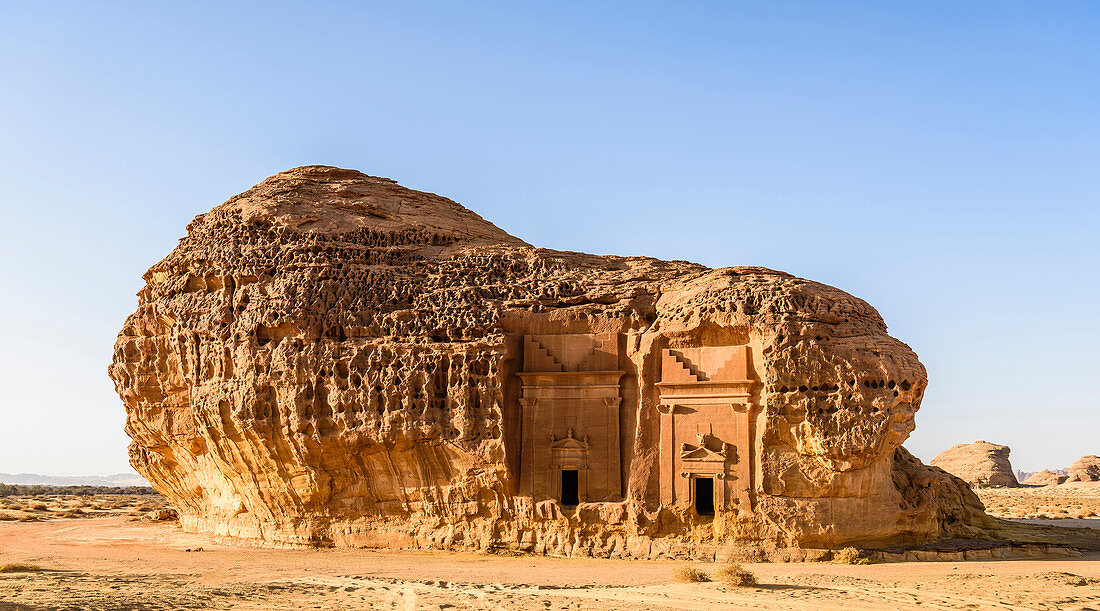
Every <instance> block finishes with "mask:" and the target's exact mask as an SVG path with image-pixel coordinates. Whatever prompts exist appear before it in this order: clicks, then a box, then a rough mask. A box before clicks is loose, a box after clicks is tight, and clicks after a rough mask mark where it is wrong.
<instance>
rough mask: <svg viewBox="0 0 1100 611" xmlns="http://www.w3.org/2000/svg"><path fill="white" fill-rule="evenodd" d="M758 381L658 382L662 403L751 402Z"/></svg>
mask: <svg viewBox="0 0 1100 611" xmlns="http://www.w3.org/2000/svg"><path fill="white" fill-rule="evenodd" d="M757 384H758V382H756V381H755V380H729V381H713V382H709V381H708V382H658V383H657V388H658V390H659V392H660V393H661V403H662V404H665V403H684V404H690V403H735V404H736V403H742V404H744V403H749V401H750V399H751V398H752V394H753V390H754V389H755V387H756V385H757Z"/></svg>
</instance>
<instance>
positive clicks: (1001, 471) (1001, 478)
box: [929, 441, 1019, 488]
mask: <svg viewBox="0 0 1100 611" xmlns="http://www.w3.org/2000/svg"><path fill="white" fill-rule="evenodd" d="M1010 452H1011V450H1010V449H1009V447H1008V446H1002V445H997V444H995V443H989V442H988V441H975V442H974V443H960V444H958V445H954V446H951V447H950V448H948V449H946V450H944V451H943V452H940V454H939V455H938V456H936V457H935V458H933V459H932V462H931V463H929V464H930V465H932V466H933V467H938V468H940V469H943V470H944V471H947V472H948V473H950V474H952V475H955V476H957V477H959V478H962V479H963V480H964V481H965V482H967V483H968V484H970V485H971V486H990V487H993V488H1003V487H1010V486H1017V485H1019V482H1017V481H1016V472H1015V471H1013V470H1012V463H1011V462H1009V460H1008V455H1009V453H1010Z"/></svg>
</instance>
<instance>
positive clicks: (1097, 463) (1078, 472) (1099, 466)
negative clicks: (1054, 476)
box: [1066, 454, 1100, 482]
mask: <svg viewBox="0 0 1100 611" xmlns="http://www.w3.org/2000/svg"><path fill="white" fill-rule="evenodd" d="M1066 473H1067V474H1069V477H1068V478H1066V481H1069V482H1100V456H1095V455H1092V454H1086V455H1084V456H1082V457H1081V458H1078V459H1077V460H1075V461H1074V462H1073V464H1072V465H1070V466H1068V467H1066Z"/></svg>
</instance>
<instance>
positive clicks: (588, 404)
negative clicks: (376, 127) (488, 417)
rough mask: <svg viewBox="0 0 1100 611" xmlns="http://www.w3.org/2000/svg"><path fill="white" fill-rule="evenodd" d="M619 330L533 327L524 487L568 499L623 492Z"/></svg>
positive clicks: (526, 366) (525, 394)
mask: <svg viewBox="0 0 1100 611" xmlns="http://www.w3.org/2000/svg"><path fill="white" fill-rule="evenodd" d="M624 373H625V372H624V371H621V370H619V337H618V335H617V334H613V333H603V334H569V335H526V336H524V338H523V371H522V372H520V373H517V374H516V375H518V376H519V377H520V378H521V379H522V380H523V390H522V394H521V398H520V405H521V406H522V408H523V414H522V437H521V441H520V444H521V452H520V485H519V491H520V494H523V495H527V496H530V497H532V498H534V499H547V498H553V499H558V500H559V501H561V503H562V504H563V505H576V504H578V503H581V502H588V501H618V500H621V499H622V482H621V479H622V477H621V471H620V466H619V463H620V460H621V458H620V456H621V453H620V447H619V446H620V442H619V405H620V403H621V402H622V398H621V396H620V392H619V380H620V378H622V376H623V374H624Z"/></svg>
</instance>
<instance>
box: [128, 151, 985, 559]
mask: <svg viewBox="0 0 1100 611" xmlns="http://www.w3.org/2000/svg"><path fill="white" fill-rule="evenodd" d="M145 280H146V286H145V287H144V288H143V289H142V290H141V291H140V293H139V294H138V309H137V311H136V312H134V313H133V314H132V315H130V317H129V318H128V319H127V320H126V323H125V326H124V327H123V329H122V332H121V333H120V334H119V336H118V340H117V342H116V344H115V349H114V360H113V363H112V365H111V366H110V375H111V378H112V379H113V380H114V382H115V386H116V389H117V391H118V394H119V396H120V397H121V398H122V400H123V403H124V404H125V407H126V413H127V420H126V432H127V433H128V434H129V435H130V437H131V438H132V439H133V443H132V444H131V446H130V460H131V463H132V464H133V465H134V467H135V468H136V469H137V470H138V471H139V472H140V473H141V474H142V475H144V476H145V477H146V478H148V480H149V481H150V483H151V484H152V485H153V486H154V487H155V488H156V489H157V490H159V491H160V492H162V493H163V494H164V495H165V496H166V497H168V499H169V500H170V501H171V502H172V504H173V505H174V506H175V507H176V508H178V510H179V513H180V517H181V521H182V524H183V526H184V528H186V529H188V530H193V531H205V532H212V533H218V534H224V535H232V536H237V537H246V538H250V539H259V540H263V541H268V542H279V543H305V544H312V545H341V546H391V547H437V548H466V549H479V550H484V549H490V548H507V549H514V550H525V551H533V552H536V553H549V554H560V555H573V556H579V555H596V556H623V557H662V556H684V557H702V558H707V557H716V556H722V555H729V554H730V553H731V550H737V549H759V550H765V551H768V550H771V551H774V550H782V549H789V548H798V547H803V548H807V547H810V548H814V547H817V548H829V547H838V546H843V545H849V544H856V545H888V544H912V543H922V542H929V541H933V540H937V539H941V538H947V537H966V536H973V535H975V534H980V533H981V532H982V529H984V528H987V527H989V526H990V520H989V518H988V517H986V515H985V513H984V511H983V508H982V505H981V503H980V502H979V500H978V499H977V497H976V496H975V495H974V494H973V493H972V492H971V491H970V489H969V488H968V487H967V486H966V484H965V483H963V482H961V481H960V480H958V479H956V478H954V477H952V476H949V475H947V474H945V473H943V472H941V471H939V470H935V469H930V468H928V467H926V466H924V465H923V464H921V463H920V461H918V460H917V459H915V458H914V457H913V456H912V455H910V454H909V453H908V452H906V450H905V449H904V448H902V447H901V444H902V442H903V441H905V439H906V438H907V437H908V435H909V434H910V433H911V432H912V431H913V428H914V415H915V413H916V411H917V409H918V407H919V405H920V400H921V396H922V394H923V392H924V389H925V385H926V382H927V378H926V374H925V370H924V367H923V366H922V365H921V364H920V362H919V361H918V360H917V356H916V355H915V354H914V353H913V351H912V350H911V349H910V348H909V347H908V346H906V345H905V344H904V343H902V342H900V341H898V340H896V339H894V338H892V337H890V336H889V335H888V334H887V330H886V325H885V324H884V322H883V320H882V318H881V317H880V316H879V314H878V313H877V312H876V311H875V310H874V308H872V307H871V306H870V305H868V304H867V303H866V302H864V301H862V300H860V299H858V298H855V297H852V296H851V295H848V294H847V293H844V292H843V291H840V290H838V289H835V288H833V287H830V286H826V285H823V284H818V283H816V282H812V281H809V280H803V279H801V278H796V277H794V276H791V275H789V274H786V273H783V272H778V271H772V270H769V269H763V268H757V267H733V268H725V269H708V268H706V267H703V266H701V265H697V264H693V263H687V262H682V261H671V262H669V261H659V260H656V259H650V258H640V257H629V258H628V257H611V256H594V255H587V254H581V253H575V252H560V251H552V250H546V249H540V248H535V247H532V246H530V245H528V244H526V243H525V242H523V241H522V240H520V239H518V238H515V237H512V236H510V235H508V234H507V233H505V232H504V231H502V230H500V229H499V228H497V227H496V226H494V225H493V224H492V223H489V222H488V221H486V220H484V219H482V218H481V217H479V216H478V215H476V214H474V213H473V212H471V211H469V210H467V209H465V208H464V207H462V206H461V205H459V204H457V203H455V202H453V201H451V200H448V199H445V198H443V197H439V196H436V195H432V194H428V193H422V192H418V191H413V190H410V189H406V188H404V187H401V186H399V185H398V184H397V183H395V182H394V181H392V180H388V179H384V178H376V177H372V176H367V175H365V174H362V173H360V172H356V171H352V170H344V169H338V168H333V167H325V166H308V167H301V168H296V169H293V170H289V171H287V172H282V173H280V174H277V175H275V176H272V177H270V178H268V179H267V180H265V181H263V182H262V183H260V184H258V185H256V186H255V187H253V188H251V189H249V190H248V191H246V192H244V193H242V194H240V195H238V196H236V197H233V198H232V199H230V200H229V201H227V202H225V203H224V204H222V205H220V206H218V207H216V208H214V209H213V210H211V211H210V212H208V213H206V214H204V215H201V216H198V217H196V218H195V220H194V221H192V222H191V223H190V224H189V225H188V228H187V236H186V237H185V238H183V239H182V240H181V241H180V244H179V246H177V247H176V249H175V250H174V251H172V253H170V254H169V255H168V256H167V257H166V258H165V259H164V260H163V261H161V262H159V263H157V264H156V265H154V266H153V267H152V268H150V269H149V271H148V272H147V273H146V274H145Z"/></svg>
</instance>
